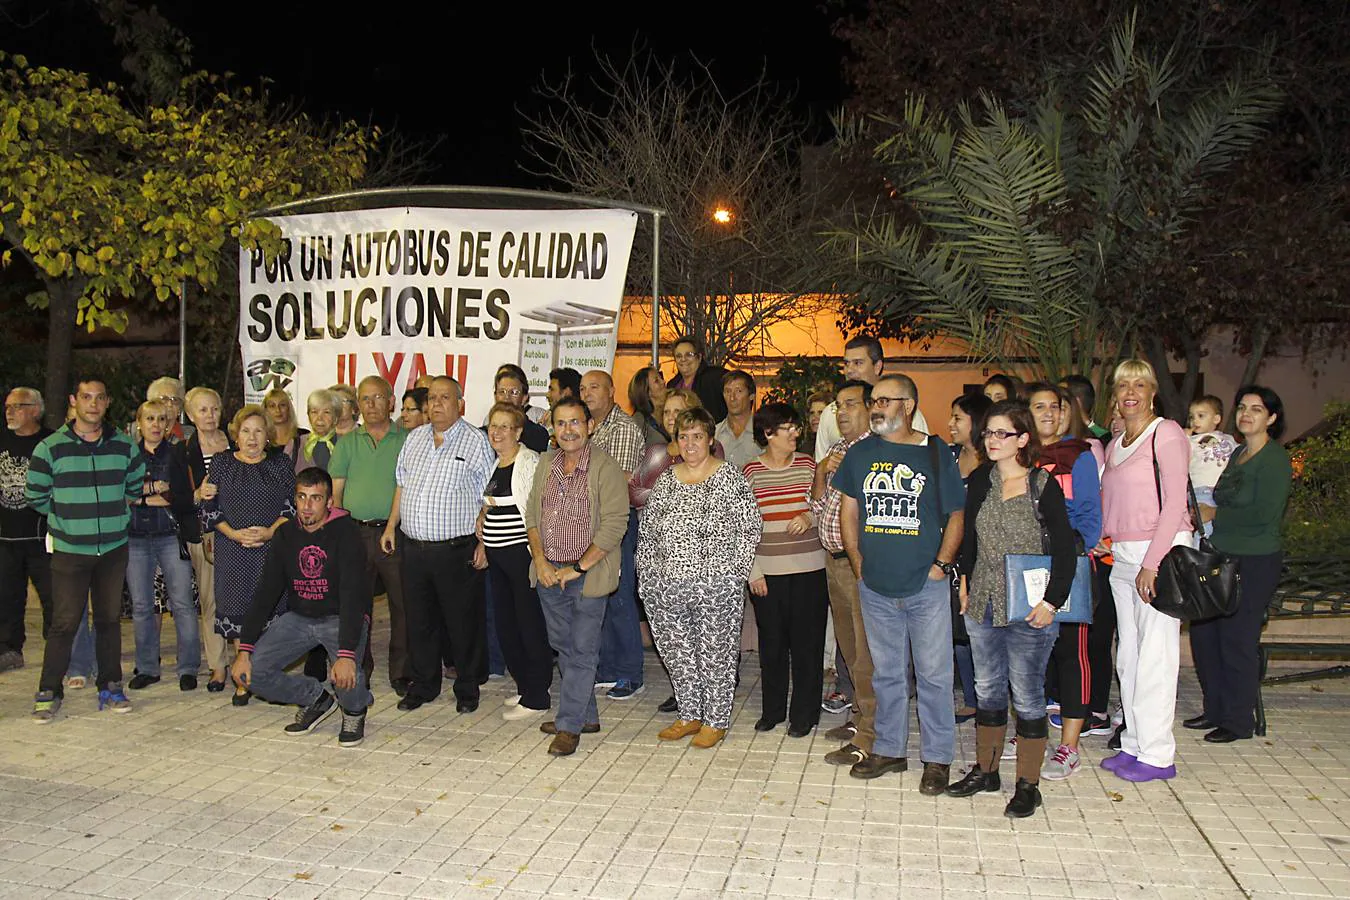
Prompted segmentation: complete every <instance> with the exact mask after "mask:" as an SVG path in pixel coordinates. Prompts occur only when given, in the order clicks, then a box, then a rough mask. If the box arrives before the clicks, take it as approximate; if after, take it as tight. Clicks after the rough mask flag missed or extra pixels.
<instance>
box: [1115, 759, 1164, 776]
mask: <svg viewBox="0 0 1350 900" xmlns="http://www.w3.org/2000/svg"><path fill="white" fill-rule="evenodd" d="M1112 771H1113V772H1115V773H1116V777H1117V778H1124V779H1125V780H1126V781H1166V780H1167V779H1169V778H1176V777H1177V767H1176V766H1165V767H1162V768H1159V767H1158V766H1150V765H1149V764H1148V763H1146V762H1140V761H1139V760H1137V759H1136V760H1135V761H1134V762H1132V763H1128V764H1125V765H1122V766H1120V767H1119V768H1116V769H1113V770H1112Z"/></svg>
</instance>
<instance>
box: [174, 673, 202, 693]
mask: <svg viewBox="0 0 1350 900" xmlns="http://www.w3.org/2000/svg"><path fill="white" fill-rule="evenodd" d="M178 689H179V690H180V691H195V690H196V689H197V676H196V675H179V676H178Z"/></svg>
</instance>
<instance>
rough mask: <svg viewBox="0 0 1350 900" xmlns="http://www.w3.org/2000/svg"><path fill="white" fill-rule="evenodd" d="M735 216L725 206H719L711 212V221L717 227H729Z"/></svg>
mask: <svg viewBox="0 0 1350 900" xmlns="http://www.w3.org/2000/svg"><path fill="white" fill-rule="evenodd" d="M734 216H735V214H734V213H732V211H731V210H730V209H728V208H727V207H725V206H719V207H717V208H716V209H714V210H713V213H712V220H713V221H714V222H716V223H717V224H718V225H730V224H731V220H732V219H733V218H734Z"/></svg>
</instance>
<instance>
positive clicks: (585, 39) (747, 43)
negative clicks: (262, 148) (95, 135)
mask: <svg viewBox="0 0 1350 900" xmlns="http://www.w3.org/2000/svg"><path fill="white" fill-rule="evenodd" d="M158 6H159V9H160V10H161V11H162V12H163V13H164V14H165V15H166V16H167V17H169V19H170V20H171V21H173V22H174V24H175V25H177V26H178V27H179V28H181V29H182V30H183V31H185V32H186V33H187V34H188V36H189V38H190V40H191V41H192V43H193V62H194V65H195V66H196V67H197V68H205V69H208V70H210V71H214V72H221V71H226V70H228V71H232V72H235V73H237V74H238V75H239V76H240V77H241V78H242V80H243V81H244V82H245V83H256V81H257V79H259V78H261V77H266V78H269V79H271V80H272V83H273V84H272V90H273V92H274V94H276V95H278V96H290V97H294V98H296V99H297V100H299V101H300V102H302V103H303V105H304V107H305V109H306V111H308V112H310V113H312V114H316V115H323V114H340V115H342V116H344V117H349V118H356V119H358V120H362V121H366V120H369V121H373V122H374V123H375V124H377V125H380V126H381V127H384V128H390V127H395V128H397V129H398V130H400V131H402V132H405V133H407V134H408V135H410V136H423V137H431V136H434V135H438V134H442V135H445V142H444V143H443V145H442V146H441V147H440V149H439V150H438V151H437V153H436V158H435V172H434V173H433V175H432V179H431V180H434V181H437V182H441V183H448V184H497V185H510V186H520V187H539V186H543V185H539V184H537V183H535V182H534V181H533V179H532V177H531V176H530V175H529V174H527V173H524V172H522V171H520V168H519V164H520V162H521V161H522V158H523V154H522V150H521V139H520V126H521V117H520V115H519V113H518V112H517V111H516V109H517V107H519V106H521V105H526V104H530V103H532V102H537V101H536V100H535V98H533V96H532V91H531V89H532V88H533V87H534V86H536V85H537V84H538V83H539V81H540V77H541V74H543V73H548V74H549V75H550V76H554V75H557V74H560V73H562V72H563V71H565V69H566V66H567V64H568V61H569V60H570V61H571V62H572V66H573V69H574V71H577V72H585V71H587V70H588V69H589V68H590V67H592V66H593V62H592V60H593V58H594V57H593V52H592V48H593V47H594V48H598V49H599V50H601V51H602V52H604V53H606V54H608V55H610V56H611V57H612V58H615V59H618V60H622V59H626V58H627V56H628V55H629V53H630V52H631V48H632V47H633V46H634V43H635V42H638V43H639V44H645V45H646V46H647V47H649V48H650V49H651V50H652V51H653V53H655V54H656V56H657V57H658V58H660V59H676V58H682V59H685V60H688V59H689V54H690V53H691V52H692V53H693V54H695V55H696V56H697V57H698V58H700V59H702V60H703V61H705V62H708V63H710V65H711V68H712V70H713V72H714V74H715V76H716V77H717V79H718V81H719V83H720V84H722V85H723V86H724V88H725V89H728V90H731V91H734V90H736V89H739V88H741V87H744V86H745V85H747V84H749V83H750V82H752V81H753V80H754V78H755V77H756V76H757V75H758V74H759V72H760V70H761V69H762V68H763V69H765V70H766V71H767V74H768V77H769V79H770V80H771V81H772V82H774V83H775V84H776V85H778V86H779V87H781V89H782V90H784V91H786V92H790V93H792V94H794V95H795V98H796V99H795V101H794V103H795V106H796V108H797V109H798V110H799V112H800V113H801V115H802V116H803V118H804V119H806V120H808V121H809V122H811V123H813V124H814V126H815V129H816V131H817V133H818V134H820V135H823V134H824V133H825V126H826V125H827V122H826V116H827V114H828V113H829V111H830V110H832V109H834V108H835V107H836V106H837V105H838V104H839V103H840V102H841V100H842V99H843V87H842V81H841V77H840V57H841V45H840V44H839V43H838V42H837V41H836V40H835V39H834V38H833V37H831V35H830V21H831V15H830V14H829V13H827V12H826V11H825V10H824V9H823V8H822V7H823V3H821V2H820V0H787V2H782V0H780V2H777V3H762V2H738V0H723V2H699V0H695V2H685V3H681V4H666V5H661V4H653V3H641V2H636V3H567V4H563V3H557V4H514V3H491V2H487V3H483V2H478V3H471V4H470V3H422V4H418V3H384V4H380V3H368V4H359V5H357V4H338V3H333V4H310V3H292V2H285V0H271V2H255V0H233V2H230V3H208V2H200V0H196V2H178V0H169V2H160V3H159V4H158ZM87 27H88V28H90V29H93V30H94V31H95V33H96V34H97V33H98V32H99V30H100V29H101V26H99V25H98V24H97V23H96V22H95V23H93V24H92V25H89V26H87ZM110 74H114V75H115V74H116V73H110Z"/></svg>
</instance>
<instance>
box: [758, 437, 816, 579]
mask: <svg viewBox="0 0 1350 900" xmlns="http://www.w3.org/2000/svg"><path fill="white" fill-rule="evenodd" d="M763 459H764V458H763V457H762V456H761V457H760V458H758V459H755V460H751V461H750V462H749V463H747V464H746V466H745V469H744V472H745V480H746V481H748V482H750V488H751V490H753V491H754V492H755V500H757V501H758V502H759V511H760V515H761V516H763V518H764V534H763V537H761V538H760V541H759V550H758V552H757V553H756V554H755V565H754V568H753V569H752V570H751V572H750V579H751V580H752V581H753V580H754V579H756V578H761V577H763V576H765V575H792V574H794V573H797V572H814V571H815V570H816V569H823V568H825V548H824V547H822V546H821V545H820V532H819V530H818V529H817V528H816V523H815V520H814V518H811V508H810V505H809V503H808V501H809V499H810V496H811V481H812V479H814V478H815V475H816V463H815V460H813V459H812V458H811V457H810V456H809V455H808V454H805V453H796V454H793V457H792V462H791V463H790V464H789V465H787V466H786V467H784V468H782V469H771V468H769V467H768V466H766V465H765V464H764V462H763ZM802 513H806V514H807V517H808V518H811V526H810V527H809V528H807V529H806V531H804V532H803V533H801V534H788V531H787V527H788V523H789V522H791V521H792V520H793V519H795V518H796V517H797V516H799V515H801V514H802Z"/></svg>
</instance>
